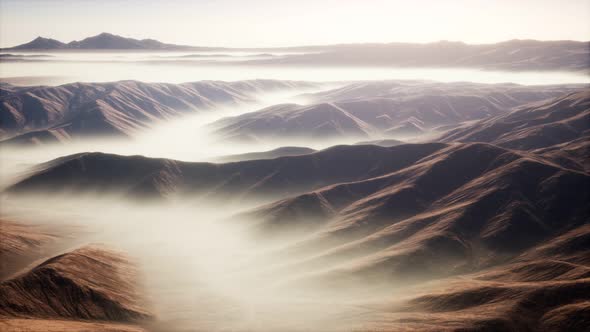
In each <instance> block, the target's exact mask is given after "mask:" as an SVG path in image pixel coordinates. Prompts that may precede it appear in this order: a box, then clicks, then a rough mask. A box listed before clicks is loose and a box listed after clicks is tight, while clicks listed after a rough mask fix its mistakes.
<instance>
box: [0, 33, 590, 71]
mask: <svg viewBox="0 0 590 332" xmlns="http://www.w3.org/2000/svg"><path fill="white" fill-rule="evenodd" d="M4 50H5V51H10V50H31V51H35V50H200V51H247V52H258V53H265V52H266V53H268V52H283V53H295V54H287V55H283V56H279V57H270V58H266V59H255V60H246V61H244V62H243V64H248V65H252V64H253V65H268V64H270V65H322V66H390V67H391V66H394V67H439V68H440V67H456V68H485V69H500V70H573V71H584V70H588V68H589V67H588V58H589V57H590V47H589V43H588V42H578V41H569V40H559V41H537V40H509V41H505V42H500V43H495V44H477V45H475V44H474V45H470V44H465V43H462V42H450V41H439V42H434V43H425V44H417V43H382V44H379V43H359V44H336V45H317V46H298V47H271V48H223V47H196V46H186V45H174V44H165V43H162V42H159V41H157V40H153V39H142V40H138V39H133V38H125V37H121V36H117V35H114V34H110V33H101V34H99V35H96V36H93V37H88V38H85V39H83V40H80V41H72V42H69V43H62V42H60V41H57V40H54V39H47V38H43V37H38V38H36V39H35V40H33V41H31V42H29V43H26V44H22V45H18V46H14V47H11V48H5V49H4Z"/></svg>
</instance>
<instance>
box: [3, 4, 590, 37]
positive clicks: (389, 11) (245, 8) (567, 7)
mask: <svg viewBox="0 0 590 332" xmlns="http://www.w3.org/2000/svg"><path fill="white" fill-rule="evenodd" d="M0 6H1V7H0V9H1V10H0V47H2V48H9V47H13V46H16V45H20V44H24V43H27V42H29V41H31V40H33V39H35V38H36V37H37V36H47V37H45V38H51V39H56V40H60V41H63V42H69V41H74V40H81V39H84V38H86V37H89V36H94V35H97V34H99V33H101V32H103V31H105V30H107V29H105V23H104V19H103V18H104V17H109V19H108V25H109V29H108V30H111V31H116V34H117V35H121V36H126V37H130V38H134V39H140V40H141V39H155V40H159V41H162V42H165V43H170V44H177V45H190V46H207V47H230V48H268V47H294V46H313V45H334V44H365V43H370V44H373V43H420V44H425V43H433V42H438V41H460V42H463V43H466V44H494V43H499V42H503V41H509V40H514V39H519V40H539V41H557V40H571V41H588V37H587V36H589V35H590V24H589V23H588V22H590V14H588V13H590V3H588V2H587V1H582V0H576V1H568V2H567V3H560V2H559V1H554V0H545V1H542V5H541V4H540V2H539V1H532V0H527V1H522V2H519V3H518V4H514V3H512V2H509V1H500V2H498V1H487V0H479V1H467V0H454V1H446V2H445V3H444V4H442V3H440V2H436V3H432V2H429V1H419V2H414V3H412V4H408V3H404V2H402V1H397V0H396V1H385V0H376V1H371V2H358V1H345V2H343V1H339V2H338V1H334V0H321V1H315V2H314V1H311V0H304V1H302V2H301V3H298V4H297V5H294V4H289V3H286V2H284V1H268V0H256V1H254V2H248V4H247V5H245V4H244V3H243V2H238V1H235V0H221V1H199V2H197V3H193V2H188V1H185V0H175V1H170V2H167V3H166V4H162V3H157V2H155V1H154V2H139V1H137V0H127V1H122V2H121V1H113V0H109V1H102V2H99V1H94V0H86V1H73V0H45V1H40V0H24V1H23V0H21V1H15V0H3V1H2V2H0ZM507 13H509V14H507ZM196 15H198V17H199V20H198V21H195V20H194V17H195V16H196ZM131 17H132V18H133V19H132V20H131V19H130V18H131ZM499 18H501V20H502V25H501V26H498V24H497V23H498V19H499ZM138 22H141V23H139V24H138ZM143 22H145V23H143ZM154 22H156V24H153V23H154ZM131 23H133V24H131ZM302 23H303V24H302ZM71 26H76V29H71ZM212 27H213V28H212ZM433 27H436V29H433ZM465 27H469V29H465ZM201 31H205V32H206V33H200V32H201ZM111 33H112V32H111Z"/></svg>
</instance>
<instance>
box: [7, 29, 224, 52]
mask: <svg viewBox="0 0 590 332" xmlns="http://www.w3.org/2000/svg"><path fill="white" fill-rule="evenodd" d="M80 49H83V50H194V49H198V48H196V47H191V46H185V45H173V44H165V43H162V42H159V41H157V40H154V39H141V40H139V39H133V38H125V37H121V36H117V35H113V34H110V33H106V32H103V33H101V34H99V35H96V36H93V37H88V38H85V39H82V40H80V41H76V40H74V41H72V42H69V43H67V44H66V43H62V42H60V41H57V40H55V39H48V38H43V37H37V38H36V39H34V40H32V41H30V42H28V43H26V44H22V45H18V46H14V47H11V48H6V49H4V50H80ZM204 49H207V48H204ZM212 49H213V48H212ZM216 49H217V48H216Z"/></svg>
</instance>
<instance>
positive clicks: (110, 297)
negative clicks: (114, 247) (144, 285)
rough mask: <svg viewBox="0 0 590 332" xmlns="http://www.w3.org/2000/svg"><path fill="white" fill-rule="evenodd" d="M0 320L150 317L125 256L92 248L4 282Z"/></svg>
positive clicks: (136, 319)
mask: <svg viewBox="0 0 590 332" xmlns="http://www.w3.org/2000/svg"><path fill="white" fill-rule="evenodd" d="M0 299H1V300H0V316H5V317H6V316H7V317H15V318H25V317H36V318H53V319H56V318H61V319H71V320H101V321H117V322H140V321H142V320H146V319H150V317H152V316H151V313H149V311H147V310H146V309H145V303H144V302H143V301H144V300H143V299H142V295H141V294H140V290H139V287H138V279H137V272H136V270H135V267H134V266H133V265H132V264H131V263H130V262H129V261H128V260H127V259H126V258H125V257H124V256H122V255H121V254H119V253H117V252H113V251H110V250H107V249H104V248H101V247H96V246H88V247H83V248H80V249H77V250H74V251H72V252H69V253H65V254H63V255H60V256H56V257H53V258H51V259H49V260H47V261H45V262H43V263H41V264H39V265H37V266H36V267H34V268H32V269H31V270H29V271H26V272H24V273H22V274H21V275H18V276H16V277H14V278H12V279H10V280H6V281H4V282H2V283H0Z"/></svg>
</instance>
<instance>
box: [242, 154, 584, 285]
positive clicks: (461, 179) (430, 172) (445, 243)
mask: <svg viewBox="0 0 590 332" xmlns="http://www.w3.org/2000/svg"><path fill="white" fill-rule="evenodd" d="M474 160H477V162H473V161H474ZM459 174H460V175H459ZM305 195H313V197H319V198H321V199H320V200H316V201H315V202H313V201H309V200H307V201H308V203H309V204H308V205H305V206H302V205H301V204H299V203H298V202H300V201H301V200H302V199H304V198H305V197H306V196H296V197H294V198H290V199H286V200H283V201H280V202H277V203H273V204H270V205H268V206H264V207H262V208H260V209H258V210H256V211H254V212H250V214H255V215H257V216H263V220H265V222H266V223H268V224H269V225H270V226H269V232H268V233H265V232H264V230H262V232H263V234H269V235H270V234H272V232H273V229H272V225H273V224H277V225H282V226H281V227H282V228H285V226H284V225H287V226H288V227H291V228H292V229H299V228H300V223H304V222H306V221H307V219H305V218H304V219H300V218H297V217H296V216H297V214H296V213H294V212H293V211H292V210H293V209H294V208H295V209H299V211H300V212H299V213H304V212H306V211H314V209H313V205H314V204H315V206H317V207H329V209H328V210H326V209H323V210H319V211H320V213H318V214H317V216H318V221H316V222H315V224H316V225H315V228H313V229H311V231H309V232H308V233H307V237H306V238H305V239H304V240H301V241H300V242H299V243H296V244H295V245H292V246H290V247H288V248H285V249H284V250H286V251H281V254H282V255H286V256H285V257H291V259H292V261H291V262H290V263H288V264H284V265H283V266H282V267H281V270H282V271H291V272H292V273H296V271H310V269H311V270H316V272H315V273H310V275H307V276H300V278H301V280H300V282H303V283H310V284H315V283H317V282H318V281H322V284H323V285H325V284H330V285H334V287H346V286H345V285H350V283H354V282H359V281H362V282H363V283H368V284H370V285H372V287H378V286H379V285H383V284H387V285H395V284H396V283H402V284H403V283H415V282H418V281H420V280H425V279H426V280H429V279H433V278H439V277H442V276H446V275H453V274H458V273H464V272H466V271H473V270H478V269H481V268H483V267H487V266H493V265H494V264H498V263H501V262H503V261H505V260H506V259H510V258H511V257H515V256H518V255H519V254H520V253H522V252H523V251H524V250H526V249H528V248H531V247H532V246H535V245H538V244H540V243H541V242H542V241H544V240H547V239H551V238H552V237H554V236H556V235H558V234H561V233H563V232H565V231H567V230H568V229H571V228H574V227H577V226H580V225H583V224H585V223H587V222H588V220H589V217H590V208H589V207H588V206H587V201H588V200H589V199H590V177H589V176H588V174H587V173H584V172H580V171H576V170H572V169H567V168H563V167H561V166H559V165H557V164H554V163H552V162H551V161H548V160H545V159H543V158H540V157H539V156H536V155H534V154H529V153H515V152H513V151H510V150H505V149H502V148H498V147H495V146H492V145H486V144H477V143H476V144H467V145H453V146H450V147H448V148H446V149H442V150H439V151H436V152H434V153H433V154H431V155H430V156H427V157H425V158H423V159H421V160H419V161H418V162H416V163H415V164H414V165H411V166H409V167H407V168H404V169H400V170H398V171H396V172H393V173H390V174H387V175H383V176H380V177H375V178H372V179H368V180H362V181H356V182H350V183H343V184H338V185H333V186H329V187H326V188H323V189H320V190H317V191H315V192H313V193H308V194H305ZM319 202H321V204H319ZM282 207H292V208H289V209H284V208H282ZM322 211H330V213H325V212H322ZM264 216H266V217H264ZM294 216H295V217H294ZM246 217H247V215H246ZM256 232H261V230H260V229H256ZM324 287H325V286H324Z"/></svg>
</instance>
